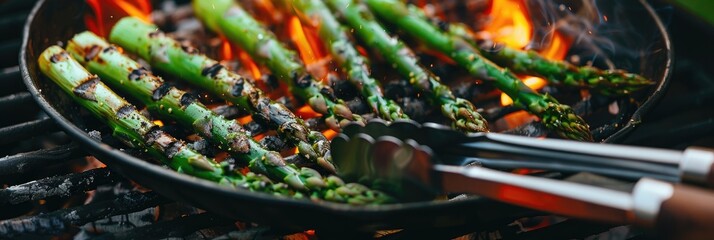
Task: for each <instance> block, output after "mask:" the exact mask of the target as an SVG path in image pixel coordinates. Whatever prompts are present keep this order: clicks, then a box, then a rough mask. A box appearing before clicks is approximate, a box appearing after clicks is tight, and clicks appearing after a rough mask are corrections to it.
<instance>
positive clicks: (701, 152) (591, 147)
mask: <svg viewBox="0 0 714 240" xmlns="http://www.w3.org/2000/svg"><path fill="white" fill-rule="evenodd" d="M454 146H455V147H449V148H445V149H446V150H445V151H448V153H449V154H459V155H463V156H469V157H473V158H483V159H504V160H517V161H526V162H528V161H531V162H532V161H535V162H550V163H552V162H557V163H567V164H585V165H587V166H593V167H597V166H600V167H609V168H613V169H630V170H637V171H639V172H643V173H651V174H655V175H659V176H671V177H673V178H675V179H679V180H681V181H684V182H689V183H695V184H700V185H705V186H708V187H710V188H714V150H712V149H706V148H697V147H692V148H688V149H687V150H686V151H684V152H682V151H675V150H666V149H657V148H646V147H633V146H624V145H613V144H599V143H585V142H575V141H568V140H559V139H534V138H528V137H521V136H513V135H506V134H499V133H487V134H477V135H473V136H472V137H471V138H470V139H469V140H467V141H464V142H463V143H461V144H458V145H454Z"/></svg>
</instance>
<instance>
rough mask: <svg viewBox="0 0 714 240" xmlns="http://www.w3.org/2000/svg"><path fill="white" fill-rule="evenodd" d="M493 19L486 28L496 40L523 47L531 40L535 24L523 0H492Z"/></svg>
mask: <svg viewBox="0 0 714 240" xmlns="http://www.w3.org/2000/svg"><path fill="white" fill-rule="evenodd" d="M490 15H491V17H492V20H491V22H490V23H489V24H487V25H486V28H485V29H484V30H485V31H486V32H488V33H490V34H491V39H492V40H493V41H495V42H500V43H503V44H506V46H509V47H512V48H523V47H525V46H526V45H528V43H529V42H530V41H531V35H532V33H533V25H532V24H531V22H530V16H529V15H528V8H527V6H526V3H525V2H524V1H523V0H499V1H491V10H490Z"/></svg>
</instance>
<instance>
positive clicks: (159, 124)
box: [154, 120, 164, 127]
mask: <svg viewBox="0 0 714 240" xmlns="http://www.w3.org/2000/svg"><path fill="white" fill-rule="evenodd" d="M154 124H155V125H156V126H159V127H163V126H164V122H162V121H161V120H154Z"/></svg>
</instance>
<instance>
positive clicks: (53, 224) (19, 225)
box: [0, 192, 168, 238]
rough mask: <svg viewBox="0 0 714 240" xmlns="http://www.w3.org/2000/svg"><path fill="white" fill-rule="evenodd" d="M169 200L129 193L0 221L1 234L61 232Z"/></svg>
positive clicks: (156, 196)
mask: <svg viewBox="0 0 714 240" xmlns="http://www.w3.org/2000/svg"><path fill="white" fill-rule="evenodd" d="M166 202H168V201H167V200H166V199H164V198H163V197H160V196H159V195H157V194H156V193H153V192H148V193H138V192H129V193H127V194H125V195H122V196H118V197H117V198H115V199H112V200H109V201H103V202H97V203H90V204H87V205H82V206H77V207H73V208H65V209H60V210H57V211H54V212H51V213H46V214H41V215H36V216H30V217H22V218H15V219H10V220H5V221H1V222H0V236H4V237H9V238H13V237H17V236H21V235H29V234H32V235H53V234H58V233H61V232H63V230H64V229H65V228H67V227H68V226H70V225H75V226H77V225H82V224H85V223H88V222H93V221H96V220H99V219H104V218H107V217H111V216H116V215H120V214H128V213H133V212H137V211H141V210H143V209H147V208H150V207H153V206H156V205H159V204H162V203H166Z"/></svg>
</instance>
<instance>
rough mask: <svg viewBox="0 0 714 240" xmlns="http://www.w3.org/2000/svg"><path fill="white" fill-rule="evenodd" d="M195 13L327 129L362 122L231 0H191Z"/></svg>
mask: <svg viewBox="0 0 714 240" xmlns="http://www.w3.org/2000/svg"><path fill="white" fill-rule="evenodd" d="M193 6H194V11H195V12H196V16H198V18H199V19H201V20H202V21H203V23H204V24H205V25H206V27H208V28H209V29H211V30H213V31H215V32H218V33H220V34H222V35H224V36H226V38H228V39H229V40H230V41H232V42H234V43H236V44H237V45H238V46H240V47H241V48H242V49H243V50H245V51H246V52H247V53H248V54H249V55H250V56H251V57H252V58H253V59H254V60H255V61H257V62H258V63H260V64H262V65H265V66H267V67H268V68H269V69H270V70H271V71H272V73H273V74H274V75H275V76H276V77H277V78H278V79H280V80H281V81H282V82H284V83H285V84H287V85H288V87H289V88H290V91H291V92H292V93H293V94H294V95H295V96H297V97H298V98H300V99H302V100H304V101H306V102H307V103H308V104H309V105H310V107H312V109H313V110H315V111H317V112H319V113H321V114H323V117H325V122H326V123H327V125H328V126H330V128H332V129H334V130H339V128H340V126H341V125H344V124H347V123H348V122H350V121H358V122H363V121H364V120H363V119H362V117H361V116H359V115H357V114H353V113H352V111H350V109H349V108H348V107H347V106H346V105H345V104H344V102H343V101H342V100H340V99H338V98H337V97H335V95H334V92H333V91H332V89H331V88H330V87H328V86H325V85H324V84H322V82H320V81H318V80H317V79H315V78H314V77H313V76H312V75H311V74H309V73H308V72H307V70H306V68H305V66H304V64H303V63H302V62H301V61H300V60H299V59H297V58H296V56H295V53H294V52H293V51H291V50H289V49H287V48H286V47H285V46H283V45H282V44H281V43H280V41H278V40H277V39H276V37H275V35H274V34H273V33H272V32H270V31H269V30H267V29H265V27H263V25H261V24H260V23H258V21H256V20H255V19H254V18H253V17H252V16H250V14H248V13H247V12H246V11H245V10H244V9H243V8H241V7H240V6H239V5H238V3H236V2H235V1H233V0H213V1H202V0H196V1H193Z"/></svg>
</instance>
